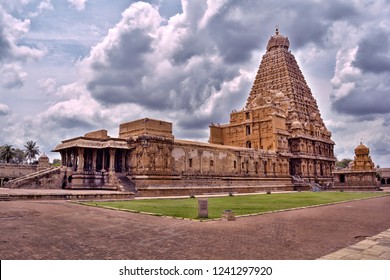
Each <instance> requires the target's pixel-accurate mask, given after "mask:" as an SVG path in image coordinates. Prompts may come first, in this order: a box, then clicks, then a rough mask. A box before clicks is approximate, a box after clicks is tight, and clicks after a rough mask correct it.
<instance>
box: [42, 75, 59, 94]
mask: <svg viewBox="0 0 390 280" xmlns="http://www.w3.org/2000/svg"><path fill="white" fill-rule="evenodd" d="M37 83H38V86H39V88H40V89H41V90H42V91H43V92H45V93H48V94H50V93H54V92H56V90H57V81H56V80H55V79H52V78H47V79H41V80H39V81H38V82H37Z"/></svg>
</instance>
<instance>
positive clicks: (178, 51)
mask: <svg viewBox="0 0 390 280" xmlns="http://www.w3.org/2000/svg"><path fill="white" fill-rule="evenodd" d="M188 5H192V6H194V5H195V4H194V3H193V2H191V4H190V3H188ZM199 6H200V7H199ZM199 6H198V7H196V8H195V7H194V9H195V10H196V9H198V13H195V14H198V15H197V17H195V16H194V14H191V13H188V10H187V9H188V6H185V7H184V9H183V10H184V12H183V14H180V15H176V16H175V17H173V18H171V19H170V20H169V21H168V22H166V21H165V20H164V19H163V18H162V17H161V15H160V14H159V11H158V10H157V9H156V8H155V7H153V6H151V5H150V4H146V3H136V4H133V5H131V6H130V7H129V8H128V9H127V10H126V11H125V12H124V13H123V15H122V16H123V18H122V20H121V21H120V22H119V23H118V24H117V25H116V26H115V28H112V29H111V30H110V32H109V34H108V35H107V37H106V38H105V39H104V41H103V42H102V43H101V44H98V45H97V46H96V47H95V48H93V50H92V51H91V55H90V56H89V57H88V58H87V59H86V60H85V61H83V63H82V64H83V67H84V71H85V72H87V73H88V81H87V88H88V90H89V91H90V92H91V95H92V97H93V98H95V99H96V100H98V101H99V102H100V103H101V104H103V105H104V104H105V105H110V106H115V105H118V104H122V103H129V104H137V105H140V106H143V107H144V108H145V110H146V111H153V110H159V111H160V113H163V112H166V114H167V115H170V116H172V117H173V118H175V117H176V116H178V115H181V118H180V119H181V121H179V122H178V125H179V126H181V127H184V125H187V129H190V128H194V126H197V127H201V126H203V127H204V126H205V125H206V124H208V123H209V118H210V117H212V115H213V113H212V112H213V110H210V112H209V113H208V114H207V115H205V114H201V113H200V112H201V111H202V110H203V108H205V107H207V104H209V102H211V100H212V99H213V98H215V96H217V95H218V94H221V91H222V89H223V87H224V85H225V84H228V83H230V82H232V81H233V80H234V79H235V78H237V77H238V76H239V75H240V72H239V69H237V68H236V67H226V65H225V63H224V60H223V59H221V56H220V53H219V52H218V50H217V47H216V45H215V43H214V42H212V41H210V38H209V37H208V36H207V33H205V32H203V31H202V28H201V27H200V26H202V25H201V24H199V23H200V22H202V19H204V14H205V9H204V7H202V6H201V5H199ZM213 9H214V11H213V13H214V14H215V13H216V11H215V7H214V8H213ZM208 16H209V17H211V15H210V14H209V15H208ZM188 23H190V24H188ZM203 27H204V26H203ZM204 36H206V37H204ZM129 54H131V55H129ZM229 94H233V93H229V92H225V95H226V96H228V95H229ZM226 96H225V97H226ZM215 105H216V104H215ZM219 105H220V104H219ZM220 107H222V108H223V106H221V105H220ZM172 111H173V112H175V111H176V112H177V113H176V114H172V113H170V112H172Z"/></svg>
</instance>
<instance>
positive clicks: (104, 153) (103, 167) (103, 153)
mask: <svg viewBox="0 0 390 280" xmlns="http://www.w3.org/2000/svg"><path fill="white" fill-rule="evenodd" d="M101 171H102V172H105V171H106V150H104V149H103V150H102V170H101Z"/></svg>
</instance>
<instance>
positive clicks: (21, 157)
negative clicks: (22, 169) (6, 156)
mask: <svg viewBox="0 0 390 280" xmlns="http://www.w3.org/2000/svg"><path fill="white" fill-rule="evenodd" d="M25 161H26V154H25V152H24V151H23V150H22V149H19V148H15V156H14V158H13V162H15V163H17V164H22V163H24V162H25Z"/></svg>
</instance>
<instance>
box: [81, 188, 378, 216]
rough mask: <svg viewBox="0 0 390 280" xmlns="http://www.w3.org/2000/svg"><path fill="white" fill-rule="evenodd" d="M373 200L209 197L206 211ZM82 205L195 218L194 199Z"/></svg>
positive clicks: (313, 195)
mask: <svg viewBox="0 0 390 280" xmlns="http://www.w3.org/2000/svg"><path fill="white" fill-rule="evenodd" d="M377 196H383V193H373V192H298V193H282V194H277V193H273V194H270V195H265V194H258V195H245V196H226V197H213V198H209V199H208V210H209V219H215V218H220V217H221V214H222V212H223V211H224V210H232V211H234V213H235V215H236V216H238V215H248V214H254V213H264V212H270V211H276V210H282V209H291V208H298V207H304V206H313V205H319V204H326V203H334V202H341V201H349V200H355V199H363V198H370V197H377ZM83 204H85V205H90V206H99V207H110V208H116V209H121V210H131V211H136V212H147V213H153V214H154V215H161V216H172V217H178V218H190V219H197V216H198V199H197V198H184V199H151V200H127V201H110V202H85V203H83Z"/></svg>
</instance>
